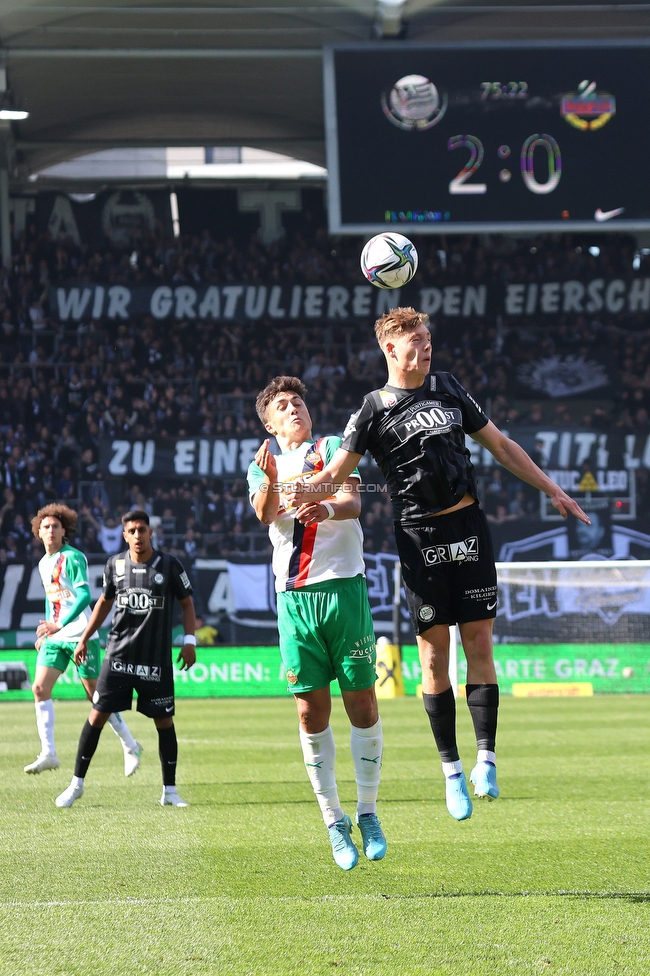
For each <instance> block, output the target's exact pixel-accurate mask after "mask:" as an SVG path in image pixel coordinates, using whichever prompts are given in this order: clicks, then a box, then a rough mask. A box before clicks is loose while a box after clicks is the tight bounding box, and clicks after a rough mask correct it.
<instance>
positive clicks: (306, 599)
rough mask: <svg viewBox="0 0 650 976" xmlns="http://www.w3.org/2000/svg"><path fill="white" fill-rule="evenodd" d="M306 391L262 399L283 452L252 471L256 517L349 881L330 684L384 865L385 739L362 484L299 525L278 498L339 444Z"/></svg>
mask: <svg viewBox="0 0 650 976" xmlns="http://www.w3.org/2000/svg"><path fill="white" fill-rule="evenodd" d="M306 392H307V391H306V389H305V386H304V384H303V383H302V382H301V381H300V380H299V379H298V378H297V377H295V376H276V378H275V379H274V380H273V381H272V382H271V383H269V385H268V386H267V387H266V388H265V389H264V390H262V392H261V393H260V395H259V396H258V398H257V413H258V416H259V418H260V420H261V421H262V423H263V424H264V426H265V427H266V430H267V431H268V432H269V434H272V435H273V436H274V437H275V439H276V441H277V443H278V446H279V447H280V450H281V451H282V454H279V455H273V454H271V453H270V451H269V441H268V440H266V441H264V443H263V444H262V446H261V447H260V449H259V450H258V452H257V454H256V455H255V460H254V461H253V463H252V464H251V465H250V467H249V469H248V489H249V495H250V499H251V503H252V505H253V508H254V509H255V514H256V515H257V517H258V519H259V520H260V522H263V523H264V524H265V525H268V526H269V537H270V539H271V543H272V545H273V572H274V574H275V588H276V594H277V608H278V631H279V635H280V654H281V656H282V661H283V663H284V666H285V668H286V674H287V682H288V685H289V690H290V691H292V692H293V695H294V698H295V701H296V705H297V708H298V716H299V719H300V745H301V746H302V752H303V757H304V760H305V767H306V769H307V774H308V776H309V779H310V781H311V784H312V787H313V790H314V793H315V794H316V799H317V800H318V804H319V806H320V809H321V814H322V816H323V820H324V821H325V826H326V827H327V828H328V832H329V838H330V842H331V844H332V853H333V855H334V860H335V861H336V863H337V864H338V866H339V867H340V868H343V870H344V871H348V870H350V868H353V867H354V866H355V865H356V863H357V861H358V858H359V853H358V851H357V848H356V845H355V844H354V842H353V841H352V838H351V836H350V831H351V829H352V821H351V819H350V817H349V816H348V815H347V814H346V813H344V812H343V809H342V807H341V803H340V801H339V795H338V790H337V785H336V776H335V771H334V763H335V756H336V748H335V745H334V736H333V734H332V729H331V726H330V724H329V720H330V713H331V707H332V703H331V696H330V682H331V681H333V680H337V681H338V683H339V686H340V688H341V696H342V698H343V704H344V706H345V710H346V712H347V714H348V718H349V719H350V724H351V729H350V751H351V753H352V761H353V764H354V773H355V780H356V784H357V815H356V822H357V826H358V827H359V831H360V833H361V840H362V843H363V850H364V853H365V855H366V857H367V858H368V859H369V860H371V861H379V860H381V858H383V856H384V854H385V853H386V838H385V837H384V834H383V831H382V829H381V824H380V822H379V820H378V819H377V793H378V790H379V777H380V771H381V757H382V748H383V736H382V728H381V719H380V718H379V713H378V711H377V698H376V696H375V680H376V677H377V676H376V674H375V635H374V629H373V624H372V615H371V613H370V605H369V603H368V591H367V588H366V581H365V579H364V574H365V567H364V563H363V548H362V543H363V535H362V532H361V526H360V525H359V513H360V511H361V496H360V494H359V482H360V477H359V473H358V472H356V471H354V472H352V474H351V475H350V478H349V479H347V480H346V482H345V483H344V484H343V485H342V486H341V489H340V490H339V491H337V492H336V494H335V495H333V496H332V497H331V498H329V499H327V500H325V501H323V502H316V504H311V503H309V502H308V503H307V504H306V505H305V506H304V507H303V510H302V511H301V512H300V515H301V518H304V524H303V521H301V520H299V519H297V518H296V514H297V512H296V510H295V509H291V506H290V505H288V504H287V503H286V496H285V492H284V490H283V488H284V487H286V486H287V485H290V483H291V482H292V481H293V480H295V479H296V478H302V477H305V475H306V476H309V474H310V473H313V472H315V471H319V470H321V469H322V468H323V467H324V465H325V464H327V463H329V459H330V458H331V457H333V456H334V453H335V452H336V450H337V448H338V447H339V445H340V443H341V440H340V438H339V437H323V438H320V439H318V440H316V441H314V439H313V438H312V432H311V428H312V424H311V417H310V416H309V411H308V410H307V406H306V404H305V402H304V396H305V393H306Z"/></svg>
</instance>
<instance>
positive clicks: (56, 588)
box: [25, 503, 142, 776]
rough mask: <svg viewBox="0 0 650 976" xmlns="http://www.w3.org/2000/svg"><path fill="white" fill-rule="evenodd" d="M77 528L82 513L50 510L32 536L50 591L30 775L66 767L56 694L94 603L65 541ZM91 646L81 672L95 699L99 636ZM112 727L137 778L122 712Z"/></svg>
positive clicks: (40, 637) (135, 746) (136, 758)
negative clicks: (59, 747) (40, 549)
mask: <svg viewBox="0 0 650 976" xmlns="http://www.w3.org/2000/svg"><path fill="white" fill-rule="evenodd" d="M76 527H77V513H76V512H74V511H73V510H72V509H71V508H68V507H67V505H58V504H56V503H55V504H52V505H46V506H45V508H42V509H41V510H40V511H39V512H37V514H36V515H35V516H34V518H33V519H32V532H33V533H34V535H35V536H36V538H37V539H40V540H41V542H42V543H43V545H44V546H45V555H44V556H43V558H42V559H41V561H40V562H39V564H38V569H39V572H40V574H41V579H42V580H43V587H44V589H45V615H46V619H45V620H41V622H40V623H39V626H38V629H37V631H36V650H37V651H38V656H37V658H36V674H35V677H34V684H33V685H32V691H33V692H34V706H35V708H36V728H37V729H38V735H39V738H40V740H41V751H40V754H39V755H38V757H37V758H36V760H35V761H34V762H33V763H30V764H29V765H28V766H25V772H26V773H40V772H42V771H43V770H45V769H57V768H58V767H59V766H60V765H61V763H60V760H59V757H58V756H57V754H56V748H55V746H54V706H53V704H52V689H53V688H54V685H55V683H56V680H57V678H58V677H59V675H60V674H63V672H64V671H65V670H66V668H67V667H68V664H69V663H70V661H71V660H72V659H73V657H74V652H75V648H76V646H77V642H78V641H79V638H80V637H81V635H82V634H83V632H84V630H85V628H86V624H87V622H88V620H89V617H90V614H89V613H88V607H89V606H90V604H91V602H92V598H91V595H90V586H89V583H88V563H87V561H86V557H85V556H84V554H83V553H82V552H80V551H79V550H78V549H74V548H73V547H72V546H70V545H68V543H67V541H66V539H67V538H70V537H73V536H74V533H75V531H76ZM88 647H89V651H88V657H87V659H86V661H85V662H84V663H83V664H81V665H79V669H78V670H79V677H80V678H81V683H82V684H83V686H84V688H85V690H86V694H87V696H88V698H90V699H92V696H93V693H94V691H95V685H96V684H97V676H98V674H99V666H100V659H99V658H100V646H99V640H98V639H97V638H96V637H95V638H94V639H93V640H91V641H89V642H88ZM109 722H110V724H111V727H112V729H113V731H114V732H115V733H116V734H117V735H118V736H119V737H120V739H121V741H122V748H123V749H124V775H125V776H132V775H133V773H134V772H135V771H136V769H137V768H138V766H139V765H140V754H141V752H142V746H141V745H140V743H138V742H136V741H135V739H134V738H133V736H132V735H131V733H130V732H129V729H128V728H127V725H126V722H124V721H123V719H122V717H121V715H120V714H119V713H115V714H113V715H111V717H110V719H109Z"/></svg>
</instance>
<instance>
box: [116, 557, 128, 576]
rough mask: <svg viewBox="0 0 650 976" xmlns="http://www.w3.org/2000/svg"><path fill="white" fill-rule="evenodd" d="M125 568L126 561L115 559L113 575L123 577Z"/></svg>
mask: <svg viewBox="0 0 650 976" xmlns="http://www.w3.org/2000/svg"><path fill="white" fill-rule="evenodd" d="M125 567H126V560H125V559H116V560H115V575H116V576H124V573H125V571H126V569H125Z"/></svg>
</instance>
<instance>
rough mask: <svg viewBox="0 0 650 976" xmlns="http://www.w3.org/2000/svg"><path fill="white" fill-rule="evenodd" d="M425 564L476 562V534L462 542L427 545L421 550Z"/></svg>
mask: <svg viewBox="0 0 650 976" xmlns="http://www.w3.org/2000/svg"><path fill="white" fill-rule="evenodd" d="M422 558H423V559H424V564H425V566H436V565H437V564H438V563H476V562H478V536H476V535H472V536H470V537H469V539H464V540H463V541H462V542H451V543H449V544H448V545H447V544H444V545H439V546H428V547H427V548H426V549H423V550H422Z"/></svg>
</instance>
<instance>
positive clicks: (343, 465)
mask: <svg viewBox="0 0 650 976" xmlns="http://www.w3.org/2000/svg"><path fill="white" fill-rule="evenodd" d="M362 457H363V454H353V453H352V452H351V451H344V450H343V448H342V447H339V448H338V450H337V451H336V453H335V455H334V457H333V458H332V460H331V461H330V463H329V464H328V465H327V467H325V468H323V470H322V471H319V472H318V473H317V474H314V475H311V476H310V477H309V479H308V480H305V481H300V480H299V481H296V483H295V485H293V486H292V490H291V491H288V492H287V493H286V497H287V499H288V500H289V502H290V503H291V504H292V505H294V506H295V507H296V508H300V506H301V505H303V504H305V503H306V502H308V501H311V502H316V501H322V500H323V499H326V498H329V497H330V496H331V495H334V494H336V493H337V492H338V491H339V490H340V489H341V487H342V486H343V485H344V484H346V483H347V481H348V478H349V477H350V475H351V474H352V472H353V471H354V469H355V468H356V467H357V466H358V464H359V461H360V460H361V458H362ZM356 517H357V516H356V515H353V516H350V515H348V516H347V518H356Z"/></svg>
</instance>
